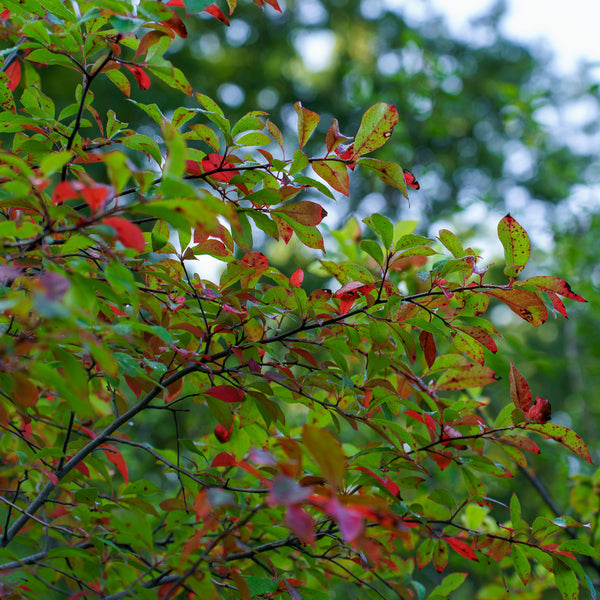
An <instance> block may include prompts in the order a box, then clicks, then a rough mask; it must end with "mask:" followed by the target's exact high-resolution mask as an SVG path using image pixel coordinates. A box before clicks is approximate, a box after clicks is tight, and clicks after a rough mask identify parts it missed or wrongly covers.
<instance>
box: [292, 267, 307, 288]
mask: <svg viewBox="0 0 600 600" xmlns="http://www.w3.org/2000/svg"><path fill="white" fill-rule="evenodd" d="M303 279H304V271H303V270H302V269H298V270H296V271H294V272H293V273H292V275H291V277H290V283H291V284H292V285H293V286H294V287H300V286H301V285H302V280H303Z"/></svg>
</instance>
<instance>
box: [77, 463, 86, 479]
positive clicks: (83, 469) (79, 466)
mask: <svg viewBox="0 0 600 600" xmlns="http://www.w3.org/2000/svg"><path fill="white" fill-rule="evenodd" d="M75 469H76V470H77V471H79V472H80V473H81V474H82V475H84V476H85V477H89V476H90V470H89V469H88V467H87V465H86V464H85V463H82V462H80V463H77V464H76V465H75Z"/></svg>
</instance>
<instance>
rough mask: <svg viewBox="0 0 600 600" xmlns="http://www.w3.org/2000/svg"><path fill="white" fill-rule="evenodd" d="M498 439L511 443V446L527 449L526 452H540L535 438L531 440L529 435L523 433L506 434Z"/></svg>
mask: <svg viewBox="0 0 600 600" xmlns="http://www.w3.org/2000/svg"><path fill="white" fill-rule="evenodd" d="M498 441H499V442H502V443H506V444H510V445H511V446H516V447H517V448H520V449H521V450H525V451H526V452H533V453H534V454H539V453H540V448H539V446H538V445H537V444H536V443H535V442H534V441H533V440H530V439H529V438H528V437H525V436H523V435H505V436H504V437H502V439H500V440H498Z"/></svg>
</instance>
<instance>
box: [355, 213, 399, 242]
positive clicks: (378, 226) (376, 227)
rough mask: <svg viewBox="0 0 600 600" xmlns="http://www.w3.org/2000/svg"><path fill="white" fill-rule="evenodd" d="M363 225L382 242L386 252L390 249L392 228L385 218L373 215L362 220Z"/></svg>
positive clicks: (377, 214) (392, 234) (392, 236)
mask: <svg viewBox="0 0 600 600" xmlns="http://www.w3.org/2000/svg"><path fill="white" fill-rule="evenodd" d="M363 223H364V224H365V225H366V226H367V227H369V229H371V230H372V231H374V232H375V234H376V235H377V237H378V238H379V239H380V240H381V241H382V242H383V247H384V248H385V249H386V250H389V249H390V248H391V247H392V241H393V238H394V226H393V225H392V223H391V221H390V220H389V219H388V218H387V217H386V216H384V215H380V214H379V213H375V214H373V215H371V216H370V217H366V218H365V219H363Z"/></svg>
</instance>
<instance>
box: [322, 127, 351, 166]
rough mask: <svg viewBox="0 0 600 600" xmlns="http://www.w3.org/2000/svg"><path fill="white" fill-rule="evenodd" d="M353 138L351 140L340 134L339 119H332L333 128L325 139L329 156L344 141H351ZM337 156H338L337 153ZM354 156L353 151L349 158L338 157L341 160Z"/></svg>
mask: <svg viewBox="0 0 600 600" xmlns="http://www.w3.org/2000/svg"><path fill="white" fill-rule="evenodd" d="M350 139H352V138H349V137H347V136H345V135H342V134H341V133H340V126H339V124H338V121H337V119H332V123H331V127H330V128H329V130H328V131H327V136H326V137H325V143H326V146H327V154H329V153H330V152H332V151H334V150H336V149H337V147H338V146H339V145H340V144H341V143H342V142H344V141H347V140H350ZM336 154H338V153H337V152H336ZM352 154H353V151H352V150H351V152H350V154H349V155H348V156H347V157H342V156H340V154H338V156H339V157H340V158H344V159H346V158H351V157H352Z"/></svg>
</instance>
